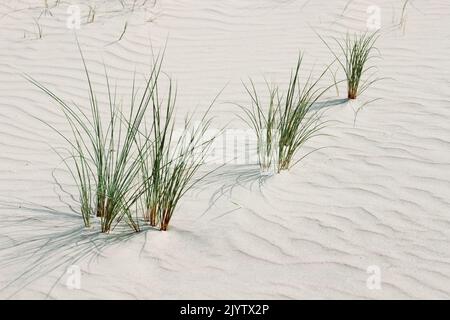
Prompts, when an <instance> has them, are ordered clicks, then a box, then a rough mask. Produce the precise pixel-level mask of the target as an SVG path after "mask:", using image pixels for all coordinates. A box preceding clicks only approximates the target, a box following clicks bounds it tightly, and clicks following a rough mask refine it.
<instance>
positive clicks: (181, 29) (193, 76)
mask: <svg viewBox="0 0 450 320" xmlns="http://www.w3.org/2000/svg"><path fill="white" fill-rule="evenodd" d="M43 2H44V1H37V0H34V1H32V0H27V1H26V0H18V1H12V0H11V1H9V0H1V1H0V110H1V111H0V297H1V298H36V299H42V298H51V299H65V298H76V299H80V298H133V299H134V298H140V299H143V298H150V299H152V298H163V299H165V298H169V299H172V298H207V299H209V298H211V299H214V298H222V299H231V298H236V299H240V298H243V299H249V298H263V299H264V298H274V299H284V298H289V299H299V298H358V299H366V298H369V299H370V298H386V299H395V298H450V200H449V199H450V197H449V195H450V121H449V119H450V91H449V89H448V88H449V84H450V65H449V59H448V53H449V52H450V25H449V22H448V21H449V16H450V4H449V2H448V1H447V0H435V1H425V0H411V1H409V2H408V3H407V5H406V7H405V11H404V12H403V13H402V6H403V2H402V1H395V0H385V1H376V0H374V1H359V0H354V1H346V0H339V1H328V0H314V1H300V0H298V1H295V0H261V1H254V0H230V1H223V0H214V1H212V0H178V1H175V0H157V1H156V3H153V1H150V0H149V1H147V3H146V4H145V5H144V6H141V5H140V3H141V2H142V1H137V3H138V4H137V5H136V6H135V8H134V10H133V8H132V6H131V3H132V2H133V1H131V0H128V1H127V2H128V3H129V4H128V5H126V6H125V8H123V7H122V6H121V5H120V2H119V1H117V2H116V1H113V0H111V1H95V2H94V1H91V2H88V1H72V2H71V3H72V4H78V5H79V7H80V9H81V28H80V29H79V30H77V34H78V38H79V41H80V44H81V46H82V47H83V51H84V53H85V56H86V60H87V63H88V67H89V69H90V71H91V72H92V73H93V74H94V84H95V85H96V86H97V87H98V89H99V91H102V92H105V87H104V81H103V76H102V75H103V62H104V63H105V64H106V66H107V68H108V71H109V73H110V77H111V78H112V79H114V80H115V81H117V84H118V88H119V89H120V90H121V92H124V94H125V92H129V89H130V85H131V79H132V77H133V71H134V70H138V71H143V70H145V68H147V67H148V64H149V62H150V60H151V48H153V49H154V50H155V49H156V50H157V49H158V48H161V47H162V46H163V45H164V43H165V42H166V41H167V51H166V57H165V67H164V70H165V72H167V73H168V74H170V75H171V76H172V77H173V78H174V79H175V80H176V81H177V84H178V88H179V103H178V108H179V109H178V113H179V116H180V118H182V116H183V114H184V113H186V112H190V111H193V110H200V111H201V110H204V108H206V107H207V105H208V103H209V102H210V101H211V99H212V98H213V97H214V96H215V95H216V94H217V93H218V92H219V91H220V90H221V89H222V88H224V87H225V89H224V91H223V93H222V94H221V96H220V98H219V101H218V102H217V104H216V106H215V107H214V109H213V113H214V115H215V116H216V117H217V119H219V123H218V124H217V125H223V124H226V123H229V127H231V128H244V125H243V124H242V123H241V122H239V121H237V120H236V119H237V116H236V113H238V112H239V110H237V109H236V107H235V106H233V105H232V104H231V103H230V102H235V103H246V102H248V97H247V96H246V93H245V91H244V89H243V87H242V84H241V80H246V79H247V78H248V77H252V78H253V79H254V80H255V83H256V84H257V85H258V86H263V85H264V82H263V81H264V77H266V78H267V79H269V80H270V81H275V82H277V83H280V84H282V85H285V84H286V82H287V81H288V76H289V70H290V69H291V68H292V67H293V66H294V64H295V62H296V57H297V54H298V51H299V50H302V51H303V52H304V54H305V60H304V70H306V71H308V72H309V70H315V72H319V71H320V70H321V68H323V66H324V65H326V64H328V63H330V62H331V61H332V60H333V57H332V55H331V54H330V52H329V51H328V49H327V48H326V47H325V46H324V44H323V43H322V42H321V41H320V39H319V38H318V37H317V35H316V33H315V32H317V33H319V34H321V35H322V36H323V37H324V38H326V39H330V38H331V37H333V36H335V37H342V36H343V35H345V33H346V32H347V31H351V32H352V31H364V30H365V29H366V25H367V23H366V22H367V19H368V16H369V14H368V13H367V8H368V7H369V6H370V5H376V6H378V7H379V8H380V9H381V12H380V14H381V30H380V32H381V34H382V36H381V38H380V40H379V42H378V48H379V50H380V52H381V55H382V58H381V59H379V60H376V61H375V60H374V63H376V65H377V66H378V73H377V75H378V76H379V77H385V78H386V79H384V80H383V81H380V82H377V83H376V84H375V85H374V86H373V87H371V88H370V89H369V90H368V91H367V92H365V93H364V95H363V96H362V97H361V98H360V99H359V100H358V102H356V103H354V104H349V103H347V102H345V101H343V100H341V99H342V98H344V97H345V86H340V88H339V89H340V90H339V92H336V90H334V89H333V90H330V93H329V99H331V100H332V101H334V102H335V103H333V104H332V105H331V106H329V107H327V108H325V109H324V111H325V115H324V117H326V119H327V120H330V125H328V127H327V128H326V129H325V131H324V133H326V135H323V136H321V137H317V138H315V139H313V140H311V141H310V142H309V143H308V145H307V146H306V149H305V152H307V151H310V150H313V149H315V148H320V147H326V148H324V149H320V150H319V151H317V152H314V153H312V154H311V155H310V156H309V157H307V158H306V159H305V160H304V161H302V162H301V164H300V165H298V166H296V167H294V168H293V169H292V170H291V171H289V172H286V173H283V174H281V175H278V176H274V177H272V178H270V179H267V180H266V181H265V182H264V183H263V184H260V182H259V181H258V179H257V174H258V167H257V165H256V164H255V163H247V164H233V163H231V164H228V165H226V166H225V167H223V168H221V169H220V170H219V171H216V172H215V174H214V175H213V176H210V177H209V178H208V179H207V180H206V181H205V182H204V183H203V184H201V185H199V186H198V188H196V189H195V190H193V191H192V192H190V193H189V194H187V196H186V197H185V198H184V199H183V201H182V203H181V205H180V207H179V208H178V210H177V212H176V214H175V216H174V218H173V221H172V227H171V228H170V230H169V231H168V232H156V231H151V230H147V231H144V232H141V233H139V234H129V233H126V232H120V230H117V231H115V232H114V233H113V234H110V235H101V234H98V232H97V231H96V230H85V229H83V228H82V227H81V219H80V217H79V215H77V213H76V211H77V204H76V201H74V200H75V199H74V189H73V186H71V182H70V179H68V175H67V172H66V171H65V169H64V166H63V165H62V164H61V162H60V160H59V158H58V156H57V155H56V154H55V153H54V152H53V151H52V148H58V147H61V146H63V141H62V140H61V138H60V137H58V136H57V135H56V134H55V133H54V132H53V131H52V130H51V129H49V128H48V127H46V126H45V125H43V124H42V123H41V122H40V121H39V120H37V119H36V117H38V118H40V119H45V121H47V122H49V123H51V124H53V125H55V126H57V127H58V128H60V129H61V130H68V128H67V127H65V121H64V118H63V116H62V114H61V112H59V110H57V108H56V107H55V105H54V104H53V103H52V102H51V101H50V100H49V99H48V98H47V97H46V96H45V95H44V94H43V93H42V92H40V91H39V90H38V89H36V88H35V87H33V86H32V85H31V84H30V83H28V82H27V81H26V80H25V79H24V78H23V76H22V75H23V73H27V74H30V75H32V76H33V77H34V78H36V79H38V80H39V81H41V82H44V83H45V84H46V85H48V86H49V87H51V88H52V89H54V90H55V91H56V92H58V93H59V94H61V95H63V96H64V97H65V98H67V99H68V100H74V101H77V102H79V103H81V104H83V103H84V104H86V103H87V102H88V100H87V94H86V82H85V79H84V74H83V70H82V64H81V60H80V55H79V52H78V50H77V47H76V41H75V37H74V32H73V30H71V29H69V28H67V25H66V22H67V19H68V17H69V14H68V12H67V9H68V5H69V2H68V1H61V3H60V4H59V5H58V6H56V7H53V6H52V4H53V3H54V2H55V1H52V0H49V4H50V7H49V9H48V10H45V8H44V7H43ZM89 3H91V4H93V3H95V10H96V16H95V19H94V22H92V23H86V21H87V19H88V17H87V16H88V12H89V7H88V5H87V4H89ZM402 15H403V16H404V19H403V23H402V24H400V25H399V23H400V21H401V17H402ZM125 23H126V25H127V28H126V32H125V33H124V34H123V37H122V39H121V40H120V41H117V40H118V39H119V38H120V35H121V34H122V31H123V29H124V26H125ZM38 26H39V27H38ZM39 29H40V30H41V35H39ZM338 77H342V74H339V73H338ZM327 81H331V77H327ZM377 98H381V99H379V100H376V101H375V102H373V103H371V104H368V105H366V106H365V107H364V108H363V109H362V110H361V111H360V112H359V113H358V115H357V117H356V121H355V113H354V108H357V107H358V106H361V105H362V104H364V102H366V101H371V100H373V99H377ZM74 266H75V267H74ZM77 267H78V268H80V270H81V285H80V288H79V289H77V288H75V289H73V288H71V287H70V286H68V285H67V284H68V283H71V282H70V279H71V278H70V277H71V275H72V274H71V272H73V270H77V269H76V268H77ZM74 268H75V269H74ZM368 268H369V269H368ZM374 270H375V273H374V274H372V273H371V272H372V271H374ZM368 271H369V272H368ZM378 271H379V273H378ZM373 275H376V276H377V277H378V278H379V279H380V280H381V284H380V288H379V289H377V288H374V287H371V286H370V285H369V286H367V280H368V279H369V280H370V279H373V278H370V277H371V276H373Z"/></svg>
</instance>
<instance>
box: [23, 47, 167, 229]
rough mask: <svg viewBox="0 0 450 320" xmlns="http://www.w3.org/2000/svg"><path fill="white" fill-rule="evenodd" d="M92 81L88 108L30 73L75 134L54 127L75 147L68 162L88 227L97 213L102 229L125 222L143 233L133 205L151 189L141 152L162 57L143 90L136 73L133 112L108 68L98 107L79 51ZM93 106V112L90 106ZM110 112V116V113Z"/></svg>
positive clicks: (130, 104) (89, 86) (157, 60)
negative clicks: (102, 100) (145, 178)
mask: <svg viewBox="0 0 450 320" xmlns="http://www.w3.org/2000/svg"><path fill="white" fill-rule="evenodd" d="M80 54H81V57H82V61H83V66H84V70H85V75H86V81H87V85H88V96H89V108H82V107H81V106H78V105H76V104H68V103H66V102H65V101H64V100H63V99H61V98H60V97H58V95H57V94H55V93H54V92H53V91H51V90H50V89H48V88H47V87H46V86H44V85H43V84H41V83H39V82H37V81H36V80H34V79H32V78H31V77H28V79H29V80H30V81H31V82H32V83H33V84H34V85H36V86H37V87H38V88H39V89H41V90H42V91H43V92H45V93H46V94H47V95H48V96H49V97H51V98H52V99H53V100H54V101H55V102H56V103H57V105H59V107H60V109H61V110H62V112H63V114H64V115H65V117H66V119H67V121H68V123H69V124H70V128H71V131H72V138H68V137H66V136H65V135H64V134H63V133H62V132H61V131H58V130H57V129H56V128H54V127H52V128H53V129H54V130H56V132H58V134H59V135H61V136H62V137H63V138H64V139H65V141H66V142H68V144H69V146H70V148H71V150H70V153H71V156H70V157H69V159H70V160H71V162H72V163H73V164H74V166H71V165H70V163H67V162H66V164H67V166H68V167H69V170H70V172H71V173H72V176H73V177H74V179H75V182H76V184H77V186H78V190H79V194H80V202H81V214H82V216H83V220H84V223H85V225H86V226H89V225H90V219H91V216H92V215H96V216H97V217H99V219H100V223H101V231H102V232H109V231H111V230H113V229H114V227H115V226H116V225H117V224H118V223H120V222H121V221H125V222H126V223H128V225H129V226H130V227H131V228H132V229H133V230H134V231H139V223H138V220H137V217H136V216H135V214H133V210H132V208H133V207H134V205H135V204H136V202H137V201H138V199H139V197H140V196H141V195H142V194H143V193H144V191H145V190H144V188H145V187H146V185H145V183H143V182H142V181H141V180H140V179H138V178H140V172H141V167H142V165H141V162H142V157H143V156H146V155H147V153H148V150H143V149H140V150H139V152H138V151H136V149H137V148H136V140H137V139H138V136H139V134H140V128H141V124H142V122H143V120H144V115H145V113H146V111H147V109H148V107H149V105H151V102H152V101H153V99H154V94H155V87H156V83H157V81H158V78H159V74H160V70H161V63H162V58H161V57H158V58H157V59H156V61H155V63H154V65H153V66H152V68H151V70H150V71H149V74H148V76H147V80H146V83H145V87H144V89H143V90H142V92H141V93H139V92H138V90H137V89H136V87H135V77H134V78H133V86H132V92H131V99H130V101H129V103H128V106H127V107H128V109H129V111H128V113H125V112H123V104H122V102H120V101H119V99H118V98H117V94H116V88H115V87H114V88H113V87H112V85H111V84H110V81H109V78H108V74H107V72H106V68H105V82H106V87H107V92H108V102H107V104H105V105H99V102H98V99H97V94H96V91H95V89H94V87H93V85H92V81H91V77H90V74H89V71H88V68H87V65H86V62H85V59H84V56H83V54H82V52H81V49H80ZM85 109H88V110H85ZM105 114H106V115H105Z"/></svg>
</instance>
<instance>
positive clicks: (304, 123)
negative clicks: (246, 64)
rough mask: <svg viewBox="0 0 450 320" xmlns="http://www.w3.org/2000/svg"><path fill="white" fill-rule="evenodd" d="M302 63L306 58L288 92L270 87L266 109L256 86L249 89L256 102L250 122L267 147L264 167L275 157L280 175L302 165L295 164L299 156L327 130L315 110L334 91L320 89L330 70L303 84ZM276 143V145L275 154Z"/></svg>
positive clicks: (248, 109)
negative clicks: (327, 92) (268, 157)
mask: <svg viewBox="0 0 450 320" xmlns="http://www.w3.org/2000/svg"><path fill="white" fill-rule="evenodd" d="M302 60H303V56H302V55H300V56H299V58H298V60H297V65H296V67H295V69H294V71H293V72H291V76H290V80H289V84H288V87H287V90H286V92H282V90H281V89H280V88H279V87H278V86H275V87H268V88H269V96H270V98H269V102H268V103H267V104H266V106H263V103H262V102H261V99H260V98H259V95H258V93H257V91H256V89H255V86H254V85H253V82H252V85H251V87H250V88H249V87H247V86H246V91H247V93H248V94H249V95H250V97H251V101H252V106H251V107H244V108H243V109H244V111H245V114H246V122H247V123H248V124H249V125H250V126H251V127H252V128H253V129H254V131H255V133H256V136H257V139H258V141H264V143H265V144H264V145H262V146H261V145H260V144H259V143H258V158H259V159H260V167H261V166H262V163H263V162H262V161H261V159H265V158H266V157H267V156H268V155H269V153H271V154H272V155H271V157H272V161H275V162H276V171H277V172H281V171H282V170H288V169H290V168H291V167H292V166H293V165H295V164H296V163H297V162H298V161H299V160H297V161H294V160H293V159H294V156H295V155H296V153H297V152H298V151H299V150H300V149H301V147H302V146H303V145H304V144H305V143H306V142H307V141H308V140H309V139H311V138H312V137H314V136H315V135H316V134H317V133H318V131H319V130H320V129H322V128H323V126H324V122H323V121H321V114H320V113H319V111H317V110H313V105H314V104H315V103H316V102H317V100H318V99H319V98H320V97H321V96H322V95H323V94H324V93H325V92H326V91H327V90H328V89H329V88H330V87H331V86H329V87H326V88H322V87H319V85H318V83H319V81H320V80H321V79H322V77H323V76H324V74H325V73H326V71H327V70H328V69H329V67H327V68H326V69H325V71H323V72H322V73H321V75H320V76H319V77H318V78H317V79H316V80H313V79H312V75H311V74H309V76H308V77H307V78H306V80H305V81H304V83H302V80H301V79H300V69H301V64H302ZM274 141H276V144H275V148H276V152H275V154H274V153H273V148H274V146H273V143H274ZM264 163H267V161H265V162H264ZM261 168H262V167H261ZM262 169H264V168H262Z"/></svg>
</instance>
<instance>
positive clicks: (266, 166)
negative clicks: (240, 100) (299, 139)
mask: <svg viewBox="0 0 450 320" xmlns="http://www.w3.org/2000/svg"><path fill="white" fill-rule="evenodd" d="M250 84H251V86H247V85H246V84H244V87H245V90H246V91H247V93H248V94H249V96H250V98H251V107H250V108H248V107H243V106H239V107H241V109H242V110H243V111H244V113H245V115H246V117H240V118H241V119H242V120H243V121H245V122H246V123H247V124H248V125H249V126H250V127H251V128H252V129H253V130H254V132H255V135H256V143H257V145H256V148H257V149H256V151H257V156H258V164H259V167H260V170H261V173H262V174H264V175H270V174H273V173H274V172H275V171H276V167H277V165H278V143H279V140H278V133H279V132H278V126H279V116H278V112H279V110H280V106H281V100H280V96H279V95H278V87H276V86H270V85H269V84H267V83H266V84H267V89H268V93H269V102H268V106H265V105H264V103H263V102H262V101H261V99H260V97H259V95H258V92H257V90H256V87H255V84H254V83H253V81H252V80H250Z"/></svg>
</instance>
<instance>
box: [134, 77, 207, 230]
mask: <svg viewBox="0 0 450 320" xmlns="http://www.w3.org/2000/svg"><path fill="white" fill-rule="evenodd" d="M158 92H159V89H158V86H156V87H155V95H154V96H153V97H152V100H153V101H152V111H153V113H152V122H151V129H149V130H147V131H146V137H145V141H144V143H141V144H140V145H141V149H142V150H149V157H148V159H143V161H142V162H141V163H142V175H143V181H144V184H145V185H146V187H145V188H144V189H145V192H144V194H143V202H144V208H145V213H144V219H145V220H147V221H148V222H149V224H150V225H151V226H153V227H159V229H160V230H162V231H166V230H167V228H168V226H169V223H170V219H171V218H172V215H173V214H174V211H175V209H176V207H177V205H178V202H179V200H180V199H181V197H182V196H183V195H184V194H185V193H186V192H187V191H189V190H190V189H192V188H193V187H194V185H195V184H196V183H198V182H199V181H201V180H202V178H204V176H202V177H199V178H197V179H194V175H195V173H196V172H197V171H198V169H199V168H200V166H201V165H202V163H203V162H204V159H205V156H206V154H207V151H208V149H209V147H210V145H211V143H212V141H213V139H214V137H213V138H210V139H205V138H204V136H205V133H206V131H207V130H208V128H209V126H210V122H211V118H208V114H209V111H210V109H211V107H212V104H211V105H210V106H209V108H208V109H207V111H206V112H205V114H204V115H203V117H202V118H201V120H200V121H199V122H198V123H197V124H195V125H194V124H193V122H192V116H191V117H187V118H186V119H185V122H184V126H183V128H182V129H181V130H175V119H174V109H175V104H176V90H175V89H174V88H173V85H172V82H171V81H170V80H169V88H168V94H167V97H166V101H162V100H160V99H159V93H158ZM147 144H148V145H147ZM143 158H144V157H143Z"/></svg>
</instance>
